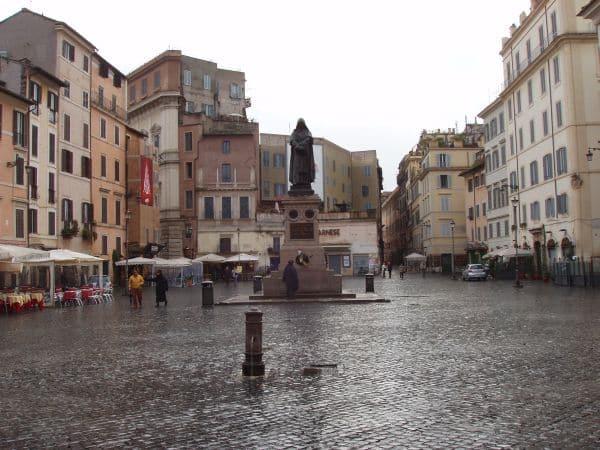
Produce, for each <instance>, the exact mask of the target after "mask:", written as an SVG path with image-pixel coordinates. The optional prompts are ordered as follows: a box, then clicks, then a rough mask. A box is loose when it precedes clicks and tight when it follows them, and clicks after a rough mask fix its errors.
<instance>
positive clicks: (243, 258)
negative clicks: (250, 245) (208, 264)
mask: <svg viewBox="0 0 600 450" xmlns="http://www.w3.org/2000/svg"><path fill="white" fill-rule="evenodd" d="M251 261H258V256H254V255H249V254H247V253H238V254H237V255H233V256H230V257H229V258H226V259H225V260H224V261H223V262H230V263H235V262H251Z"/></svg>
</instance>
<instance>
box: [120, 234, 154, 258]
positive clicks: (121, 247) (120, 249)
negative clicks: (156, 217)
mask: <svg viewBox="0 0 600 450" xmlns="http://www.w3.org/2000/svg"><path fill="white" fill-rule="evenodd" d="M154 242H158V239H154ZM121 248H122V247H121V236H117V237H116V238H115V249H116V250H117V252H119V254H121Z"/></svg>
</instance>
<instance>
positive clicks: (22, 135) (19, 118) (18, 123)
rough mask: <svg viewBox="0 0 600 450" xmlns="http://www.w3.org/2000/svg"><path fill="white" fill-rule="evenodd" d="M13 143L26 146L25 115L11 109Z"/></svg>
mask: <svg viewBox="0 0 600 450" xmlns="http://www.w3.org/2000/svg"><path fill="white" fill-rule="evenodd" d="M13 144H14V145H19V146H21V147H27V116H26V115H25V114H23V113H22V112H20V111H13Z"/></svg>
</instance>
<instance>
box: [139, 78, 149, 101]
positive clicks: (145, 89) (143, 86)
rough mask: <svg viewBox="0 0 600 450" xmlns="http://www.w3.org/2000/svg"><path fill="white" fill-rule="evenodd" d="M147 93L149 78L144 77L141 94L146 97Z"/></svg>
mask: <svg viewBox="0 0 600 450" xmlns="http://www.w3.org/2000/svg"><path fill="white" fill-rule="evenodd" d="M147 94H148V79H147V78H143V79H142V88H141V95H142V97H145V96H146V95H147Z"/></svg>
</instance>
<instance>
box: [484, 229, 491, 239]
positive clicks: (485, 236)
mask: <svg viewBox="0 0 600 450" xmlns="http://www.w3.org/2000/svg"><path fill="white" fill-rule="evenodd" d="M487 230H488V229H487V227H483V240H484V241H487V238H488V232H487ZM490 238H491V236H490Z"/></svg>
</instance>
